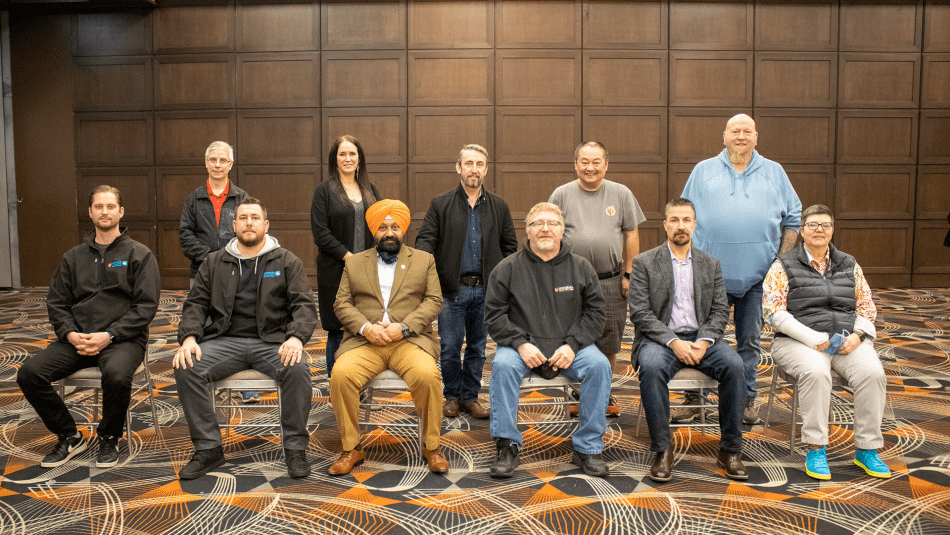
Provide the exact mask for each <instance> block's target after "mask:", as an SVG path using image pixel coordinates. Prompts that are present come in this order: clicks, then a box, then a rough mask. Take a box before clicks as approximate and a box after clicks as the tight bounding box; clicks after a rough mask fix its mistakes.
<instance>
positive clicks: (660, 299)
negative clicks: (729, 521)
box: [628, 198, 749, 481]
mask: <svg viewBox="0 0 950 535" xmlns="http://www.w3.org/2000/svg"><path fill="white" fill-rule="evenodd" d="M663 228H664V229H665V230H666V237H667V241H666V243H664V244H662V245H660V246H659V247H655V248H653V249H650V250H649V251H647V252H645V253H643V254H640V255H638V256H637V257H636V258H635V259H634V260H633V274H632V275H631V279H630V297H629V300H628V302H629V305H630V319H631V320H632V321H633V323H634V325H636V336H635V338H634V341H633V351H632V353H631V354H632V355H634V359H633V360H634V366H636V364H637V356H639V365H640V397H641V402H642V403H643V409H644V412H645V413H646V417H647V425H648V426H649V428H650V451H651V452H654V453H656V458H655V459H654V461H653V465H652V466H651V467H650V479H652V480H654V481H669V480H670V479H671V478H672V471H673V451H672V447H671V446H672V441H671V436H670V391H669V387H668V384H669V381H670V379H672V378H673V376H674V375H676V372H678V371H679V370H680V369H682V368H684V367H687V366H689V367H692V368H695V369H697V370H699V371H701V372H703V373H705V374H706V375H708V376H710V377H712V378H714V379H716V380H717V381H719V427H720V429H721V430H722V438H721V439H720V441H719V456H718V459H717V465H718V466H719V467H720V468H722V469H723V470H724V471H725V475H726V477H728V478H730V479H748V477H749V475H748V473H747V472H746V469H745V466H743V465H742V460H741V456H742V430H741V429H740V427H739V425H740V423H741V421H742V410H743V407H744V405H743V403H744V401H745V390H744V388H745V386H744V385H745V381H744V379H743V377H744V375H743V369H744V368H743V365H742V359H741V358H740V357H739V355H738V354H737V353H736V352H735V350H734V349H732V347H731V346H730V345H729V344H727V343H725V342H723V341H722V334H723V331H724V330H725V327H726V320H727V319H728V318H729V305H728V301H727V299H726V285H725V283H724V282H723V279H722V269H721V268H720V267H719V260H717V259H716V258H715V257H713V256H710V255H708V254H706V253H704V252H702V251H700V250H699V249H694V248H692V247H691V242H692V237H693V230H695V229H696V210H695V208H694V207H693V203H691V202H690V201H688V200H686V199H683V198H676V199H673V200H672V201H670V202H669V203H667V205H666V216H665V219H664V221H663Z"/></svg>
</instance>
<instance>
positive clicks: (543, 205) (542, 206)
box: [524, 202, 564, 226]
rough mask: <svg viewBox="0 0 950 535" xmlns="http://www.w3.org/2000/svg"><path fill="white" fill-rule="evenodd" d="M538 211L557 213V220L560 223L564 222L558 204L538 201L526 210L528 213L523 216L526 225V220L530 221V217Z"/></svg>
mask: <svg viewBox="0 0 950 535" xmlns="http://www.w3.org/2000/svg"><path fill="white" fill-rule="evenodd" d="M538 212H553V213H554V214H556V215H557V220H558V221H560V222H561V224H562V225H563V224H564V215H563V214H561V208H560V207H558V205H556V204H551V203H549V202H539V203H538V204H536V205H534V206H532V207H531V209H530V210H528V215H526V216H525V217H524V224H525V226H527V225H528V221H531V217H532V216H533V215H534V214H536V213H538Z"/></svg>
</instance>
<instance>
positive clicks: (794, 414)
mask: <svg viewBox="0 0 950 535" xmlns="http://www.w3.org/2000/svg"><path fill="white" fill-rule="evenodd" d="M792 386H794V387H795V390H793V391H792V425H791V428H792V430H791V432H789V434H788V453H795V426H796V425H798V383H793V384H792Z"/></svg>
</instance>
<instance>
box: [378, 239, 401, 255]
mask: <svg viewBox="0 0 950 535" xmlns="http://www.w3.org/2000/svg"><path fill="white" fill-rule="evenodd" d="M400 247H402V242H401V241H399V238H397V237H395V236H389V237H386V238H383V239H381V240H379V241H378V242H376V250H377V251H379V252H380V253H387V254H396V253H398V252H399V248H400Z"/></svg>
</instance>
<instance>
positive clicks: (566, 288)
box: [554, 286, 574, 294]
mask: <svg viewBox="0 0 950 535" xmlns="http://www.w3.org/2000/svg"><path fill="white" fill-rule="evenodd" d="M573 291H574V287H573V286H558V287H557V288H555V289H554V293H556V294H559V293H563V292H573Z"/></svg>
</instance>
